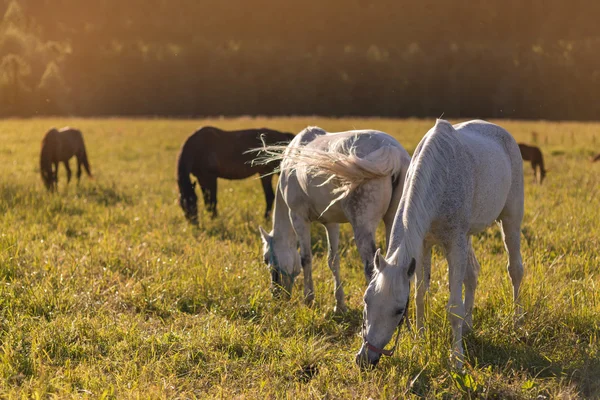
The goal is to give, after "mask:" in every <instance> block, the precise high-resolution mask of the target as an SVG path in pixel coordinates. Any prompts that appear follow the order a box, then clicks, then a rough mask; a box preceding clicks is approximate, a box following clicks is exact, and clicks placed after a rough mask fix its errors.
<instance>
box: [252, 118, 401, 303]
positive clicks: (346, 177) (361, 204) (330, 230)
mask: <svg viewBox="0 0 600 400" xmlns="http://www.w3.org/2000/svg"><path fill="white" fill-rule="evenodd" d="M279 150H282V149H279ZM267 151H268V150H267ZM275 157H279V159H282V162H281V175H280V178H279V184H278V186H277V194H276V199H275V211H274V213H273V230H272V231H271V232H269V233H267V232H266V231H265V230H264V229H263V228H262V227H259V229H260V234H261V237H262V241H263V257H264V261H265V264H267V266H268V267H269V270H270V272H271V280H272V282H271V283H272V290H273V294H274V295H275V296H279V295H280V294H281V290H282V289H283V290H285V293H286V294H287V296H289V295H290V294H291V291H292V287H293V284H294V278H295V277H296V276H297V275H299V274H300V268H302V270H303V271H304V296H305V300H306V302H307V303H308V304H310V303H312V301H313V299H314V296H315V295H314V288H313V280H312V252H311V240H310V225H311V222H313V221H318V222H320V223H321V224H323V225H324V226H325V229H326V230H327V242H328V256H327V262H328V265H329V268H330V269H331V271H332V273H333V277H334V281H335V298H336V307H335V311H339V312H345V311H346V305H345V303H344V290H343V288H342V284H341V280H340V271H339V269H340V265H339V264H340V263H339V256H338V254H337V251H338V241H339V231H340V228H339V224H340V223H346V222H350V224H351V225H352V229H353V230H354V238H355V241H356V245H357V247H358V251H359V253H360V256H361V258H362V261H363V264H364V271H365V276H366V278H367V281H368V280H369V279H370V277H371V273H372V270H373V265H372V260H373V255H374V254H375V249H376V246H375V231H376V229H377V225H378V224H379V222H380V221H381V220H382V219H383V221H384V223H385V226H386V234H387V238H388V239H389V233H390V232H391V227H392V223H393V219H394V214H395V211H396V207H397V205H398V202H399V201H400V197H401V195H402V188H403V184H404V176H405V175H406V171H407V169H408V164H409V162H410V156H409V155H408V153H407V152H406V150H405V149H404V148H403V147H402V146H401V145H400V143H398V141H396V139H394V138H393V137H391V136H389V135H387V134H385V133H383V132H378V131H373V130H358V131H349V132H340V133H326V132H325V131H324V130H323V129H321V128H317V127H308V128H306V129H305V130H303V131H302V132H301V133H299V134H298V135H297V136H296V138H295V139H294V140H293V141H292V142H291V143H290V144H289V146H288V147H287V148H286V149H285V150H283V153H281V152H280V153H279V154H278V156H275ZM298 241H299V242H300V255H299V254H298Z"/></svg>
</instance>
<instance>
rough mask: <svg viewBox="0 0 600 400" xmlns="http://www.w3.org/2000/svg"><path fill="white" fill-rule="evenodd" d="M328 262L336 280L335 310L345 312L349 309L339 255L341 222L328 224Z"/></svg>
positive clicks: (326, 226)
mask: <svg viewBox="0 0 600 400" xmlns="http://www.w3.org/2000/svg"><path fill="white" fill-rule="evenodd" d="M325 229H327V244H328V248H327V264H328V265H329V269H331V272H332V273H333V279H334V281H335V289H334V290H335V304H336V305H335V309H334V312H343V313H345V312H346V311H347V310H348V309H347V307H346V303H345V301H344V288H343V287H342V280H341V278H340V257H339V255H338V244H339V239H340V225H339V224H327V225H325Z"/></svg>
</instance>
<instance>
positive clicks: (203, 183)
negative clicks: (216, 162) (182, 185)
mask: <svg viewBox="0 0 600 400" xmlns="http://www.w3.org/2000/svg"><path fill="white" fill-rule="evenodd" d="M198 182H199V183H200V188H201V189H202V197H203V199H204V208H206V210H207V211H208V212H210V213H212V217H213V218H215V217H216V216H217V177H216V176H215V177H209V178H206V177H198Z"/></svg>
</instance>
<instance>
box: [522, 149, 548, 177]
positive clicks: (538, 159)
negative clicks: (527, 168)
mask: <svg viewBox="0 0 600 400" xmlns="http://www.w3.org/2000/svg"><path fill="white" fill-rule="evenodd" d="M519 150H521V157H523V160H524V161H531V168H533V177H534V179H535V180H536V182H538V183H539V184H540V185H541V184H542V182H543V181H544V178H545V177H546V172H548V171H547V170H546V169H545V168H544V157H543V156H542V151H541V150H540V149H539V147H535V146H528V145H526V144H523V143H519ZM538 167H539V170H540V174H539V175H538V173H537V169H538Z"/></svg>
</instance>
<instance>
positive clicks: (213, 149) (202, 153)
mask: <svg viewBox="0 0 600 400" xmlns="http://www.w3.org/2000/svg"><path fill="white" fill-rule="evenodd" d="M293 138H294V135H293V134H291V133H283V132H278V131H274V130H270V129H265V128H263V129H248V130H240V131H223V130H221V129H218V128H214V127H212V126H206V127H203V128H201V129H199V130H198V131H196V132H195V133H194V134H192V135H191V136H190V137H189V138H187V140H186V141H185V143H183V146H182V147H181V151H180V152H179V157H178V160H177V183H178V185H179V205H180V206H181V208H182V209H183V211H184V213H185V217H186V218H187V219H188V221H190V222H191V223H192V224H195V225H196V224H198V206H197V204H196V203H197V201H198V197H197V196H196V191H195V190H194V188H195V186H196V184H195V183H192V181H191V179H190V174H192V175H194V176H195V177H196V179H197V180H198V183H199V184H200V188H201V189H202V195H203V197H204V206H205V207H206V209H207V210H208V211H209V212H211V213H212V216H213V218H214V217H216V216H217V178H224V179H245V178H248V177H250V176H252V175H254V174H260V175H261V178H260V180H261V183H262V187H263V191H264V192H265V199H266V201H267V208H266V211H265V218H268V216H269V214H270V212H271V208H272V207H273V200H274V199H275V194H274V192H273V187H272V185H271V180H272V179H271V175H272V173H273V171H275V170H276V168H278V167H279V164H278V163H277V162H273V163H268V164H266V165H257V164H253V163H252V160H253V159H254V158H255V157H256V154H252V153H246V152H247V151H248V150H250V149H255V148H258V147H261V146H262V145H263V141H264V144H266V145H274V144H287V143H288V142H290V141H291V140H292V139H293Z"/></svg>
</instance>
